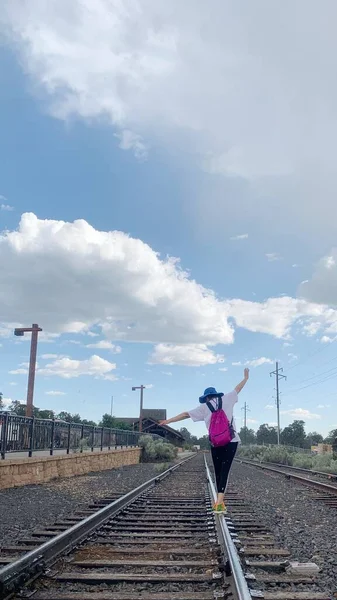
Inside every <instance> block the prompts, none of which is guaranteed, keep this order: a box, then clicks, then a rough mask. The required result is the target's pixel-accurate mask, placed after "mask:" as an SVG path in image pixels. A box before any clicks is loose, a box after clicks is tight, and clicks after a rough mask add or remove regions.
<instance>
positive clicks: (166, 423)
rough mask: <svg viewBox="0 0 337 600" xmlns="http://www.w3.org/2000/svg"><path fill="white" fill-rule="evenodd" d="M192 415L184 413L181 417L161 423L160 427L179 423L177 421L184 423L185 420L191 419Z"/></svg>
mask: <svg viewBox="0 0 337 600" xmlns="http://www.w3.org/2000/svg"><path fill="white" fill-rule="evenodd" d="M189 418H190V415H189V413H188V412H182V413H180V415H177V416H176V417H171V419H166V421H159V425H169V423H177V421H183V420H184V419H189Z"/></svg>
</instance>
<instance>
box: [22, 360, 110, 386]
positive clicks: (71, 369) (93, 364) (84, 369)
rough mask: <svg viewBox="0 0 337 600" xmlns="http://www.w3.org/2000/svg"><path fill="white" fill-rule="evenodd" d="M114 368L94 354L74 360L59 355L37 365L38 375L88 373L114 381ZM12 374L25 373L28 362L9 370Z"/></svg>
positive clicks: (65, 377)
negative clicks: (41, 365)
mask: <svg viewBox="0 0 337 600" xmlns="http://www.w3.org/2000/svg"><path fill="white" fill-rule="evenodd" d="M115 369H116V365H115V363H111V362H109V361H108V360H105V359H104V358H101V357H100V356H97V355H96V354H94V355H93V356H91V357H90V358H88V359H87V360H75V359H72V358H69V357H68V356H64V357H59V358H57V359H56V360H53V361H52V362H50V363H47V364H46V365H45V366H44V367H40V366H39V365H37V369H36V370H37V372H38V374H39V375H43V376H45V377H54V376H55V377H62V378H63V379H73V378H76V377H80V376H81V375H90V376H92V377H95V378H97V379H110V380H111V381H115V380H116V379H117V377H116V376H115V375H114V374H113V373H112V371H114V370H115ZM10 373H11V374H12V375H27V373H28V363H21V365H20V366H19V368H18V369H14V370H12V371H10Z"/></svg>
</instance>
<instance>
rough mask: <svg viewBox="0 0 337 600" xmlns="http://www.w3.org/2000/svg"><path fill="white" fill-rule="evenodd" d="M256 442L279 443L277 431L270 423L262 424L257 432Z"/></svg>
mask: <svg viewBox="0 0 337 600" xmlns="http://www.w3.org/2000/svg"><path fill="white" fill-rule="evenodd" d="M256 442H257V443H258V444H277V431H276V428H275V427H271V426H270V425H268V423H263V424H262V425H260V427H259V428H258V430H257V432H256Z"/></svg>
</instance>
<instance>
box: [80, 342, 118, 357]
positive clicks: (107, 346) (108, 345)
mask: <svg viewBox="0 0 337 600" xmlns="http://www.w3.org/2000/svg"><path fill="white" fill-rule="evenodd" d="M86 347H87V348H98V349H100V350H111V352H113V353H114V354H120V353H121V352H122V348H121V347H120V346H115V344H112V343H111V342H109V341H108V340H100V341H99V342H97V343H96V344H87V346H86Z"/></svg>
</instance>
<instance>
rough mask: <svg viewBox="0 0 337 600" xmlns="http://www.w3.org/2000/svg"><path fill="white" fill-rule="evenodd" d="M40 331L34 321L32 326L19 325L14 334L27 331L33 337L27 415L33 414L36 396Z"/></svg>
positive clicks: (19, 334) (18, 334)
mask: <svg viewBox="0 0 337 600" xmlns="http://www.w3.org/2000/svg"><path fill="white" fill-rule="evenodd" d="M40 331H42V329H41V327H39V326H38V325H37V324H36V323H33V325H32V326H31V327H17V328H16V329H14V335H16V336H18V337H22V336H23V335H24V334H25V333H31V334H32V338H31V342H30V358H29V372H28V386H27V404H26V417H32V416H33V397H34V383H35V370H36V353H37V338H38V334H39V332H40Z"/></svg>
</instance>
